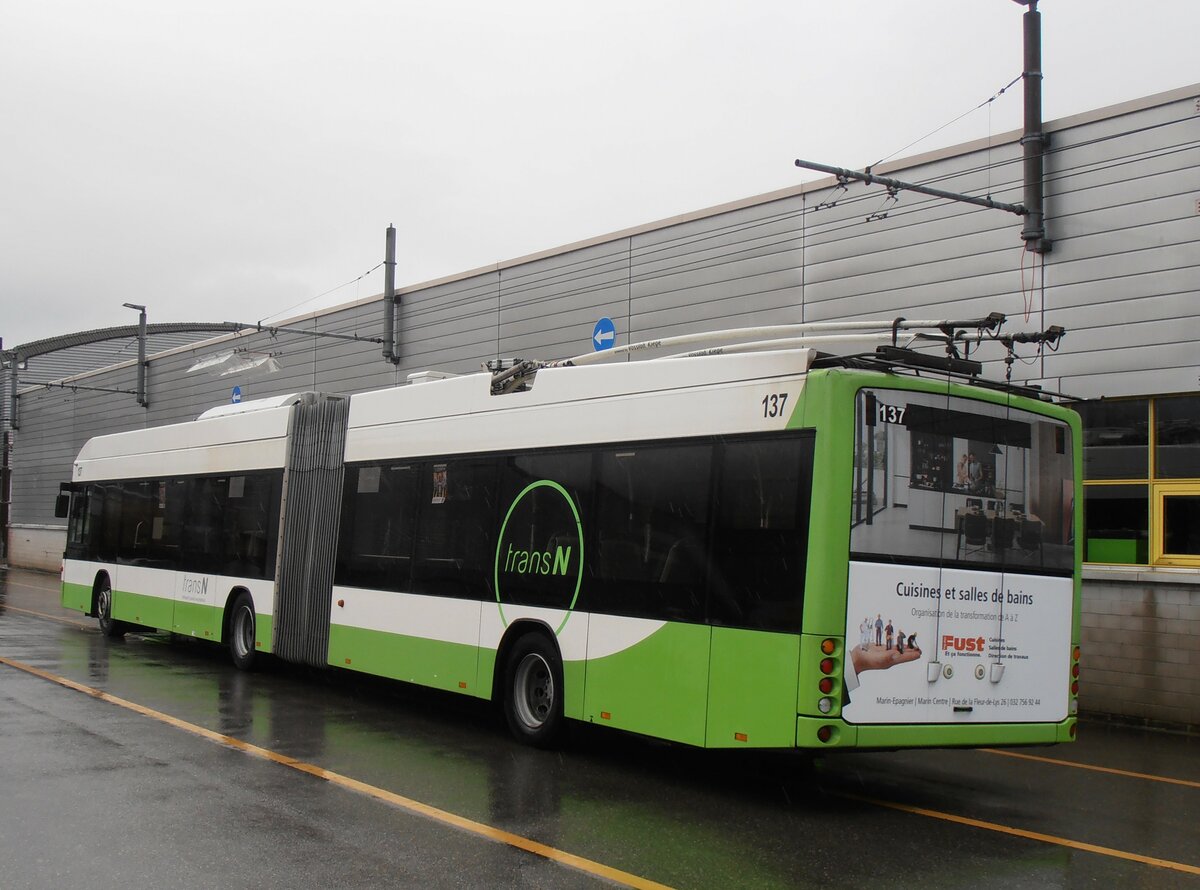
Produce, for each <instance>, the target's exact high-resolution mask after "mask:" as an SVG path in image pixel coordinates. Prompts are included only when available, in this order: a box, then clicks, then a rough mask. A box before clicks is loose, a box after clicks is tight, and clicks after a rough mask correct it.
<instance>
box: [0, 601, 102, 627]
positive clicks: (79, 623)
mask: <svg viewBox="0 0 1200 890" xmlns="http://www.w3.org/2000/svg"><path fill="white" fill-rule="evenodd" d="M0 608H2V609H3V611H5V612H19V613H20V614H22V615H32V616H33V617H34V618H45V619H46V620H47V621H58V622H60V623H62V624H69V625H71V627H83V628H90V627H91V626H92V625H91V624H89V623H87V622H84V621H76V620H74V619H71V618H63V617H62V616H61V615H47V614H46V613H45V612H35V611H33V609H22V608H21V607H20V606H8V605H6V606H3V607H0Z"/></svg>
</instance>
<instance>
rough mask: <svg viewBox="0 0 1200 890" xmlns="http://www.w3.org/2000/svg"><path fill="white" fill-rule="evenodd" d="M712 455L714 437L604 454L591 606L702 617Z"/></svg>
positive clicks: (600, 469) (622, 612) (603, 609)
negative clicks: (710, 441)
mask: <svg viewBox="0 0 1200 890" xmlns="http://www.w3.org/2000/svg"><path fill="white" fill-rule="evenodd" d="M712 453H713V446H712V445H711V444H709V443H687V444H670V445H637V446H629V447H624V446H622V447H617V448H613V449H611V450H606V451H602V452H601V453H600V460H599V465H598V475H597V480H596V491H597V505H596V525H597V532H596V542H597V546H596V550H597V553H596V561H595V563H594V564H593V569H592V575H591V578H590V583H589V585H588V593H587V603H588V605H587V608H589V609H591V610H593V611H599V612H608V613H611V614H618V615H635V616H639V617H646V618H666V619H672V620H678V621H701V620H703V617H704V588H705V581H706V575H707V572H708V565H707V559H706V556H705V553H704V541H705V540H706V533H707V525H708V505H709V489H710V476H711V466H712Z"/></svg>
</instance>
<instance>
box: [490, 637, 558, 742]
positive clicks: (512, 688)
mask: <svg viewBox="0 0 1200 890" xmlns="http://www.w3.org/2000/svg"><path fill="white" fill-rule="evenodd" d="M562 676H563V672H562V659H561V658H559V655H558V650H557V648H556V647H555V645H554V644H553V643H552V642H550V641H549V640H548V639H547V638H546V637H544V636H542V635H541V634H538V633H530V634H526V635H525V636H523V637H521V638H520V639H519V640H517V642H516V644H515V645H514V646H513V648H512V651H511V652H510V653H509V656H508V660H507V661H506V662H505V667H504V719H505V722H507V723H508V729H509V731H510V732H511V733H512V734H513V736H514V737H515V738H516V739H517V740H518V741H519V742H523V743H524V744H526V745H532V746H534V747H536V748H549V747H553V746H554V745H555V744H557V742H558V741H559V740H560V739H561V737H562V732H563V723H564V720H563V679H562Z"/></svg>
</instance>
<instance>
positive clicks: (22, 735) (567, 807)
mask: <svg viewBox="0 0 1200 890" xmlns="http://www.w3.org/2000/svg"><path fill="white" fill-rule="evenodd" d="M0 657H3V658H5V659H9V660H11V661H13V662H17V663H20V664H22V665H28V666H31V667H33V668H36V669H39V670H41V671H45V672H48V673H50V674H53V675H56V676H61V677H65V678H68V679H70V680H73V681H75V682H77V683H80V684H84V685H85V686H87V687H90V688H93V689H97V690H101V691H103V692H106V693H109V694H110V695H112V696H116V697H119V698H120V699H122V700H125V701H127V702H131V703H135V704H136V705H139V706H141V707H143V708H148V709H151V710H153V711H155V712H158V713H161V714H164V715H168V716H169V717H172V718H175V719H177V720H179V721H184V722H186V723H187V724H192V725H195V726H199V727H203V728H206V729H208V730H212V731H214V732H217V733H220V734H222V735H226V736H230V737H232V738H234V739H238V740H241V741H243V742H247V743H250V744H252V745H255V746H259V747H261V748H263V749H266V750H268V751H271V752H274V753H275V754H276V755H279V756H280V757H281V758H291V759H294V760H295V761H298V762H300V763H301V764H305V765H307V764H311V765H314V766H315V767H319V768H321V769H324V770H329V771H332V772H334V773H336V774H338V775H339V776H344V777H347V778H349V779H352V780H357V781H358V782H362V783H365V784H366V785H367V786H371V787H372V788H378V789H383V790H384V791H385V792H392V793H393V794H398V795H402V796H403V797H404V798H406V799H409V800H412V801H417V802H420V803H422V804H427V805H430V806H433V807H436V808H439V809H440V810H441V811H444V812H446V813H450V814H454V815H457V816H461V817H465V818H467V819H470V820H473V821H474V822H475V823H479V824H481V825H483V826H491V827H494V828H496V829H500V830H502V831H505V832H509V833H512V834H514V835H518V836H520V837H523V838H528V839H531V840H532V841H534V842H536V843H537V844H541V845H544V846H546V847H549V848H554V849H556V850H561V851H565V852H566V853H569V854H573V855H575V856H580V857H584V858H585V859H587V860H589V861H590V862H593V863H597V864H599V865H601V866H607V867H609V868H613V869H618V870H620V871H621V872H623V873H625V874H627V875H630V876H635V877H638V878H641V879H645V880H647V881H655V882H659V883H662V884H665V885H668V886H673V887H697V888H702V887H721V888H730V887H798V888H807V887H814V888H815V887H831V886H844V887H889V888H890V887H896V888H911V887H921V888H941V887H946V888H958V887H963V888H974V890H981V888H992V887H995V888H1007V890H1013V888H1026V887H1029V888H1034V887H1036V888H1042V887H1053V888H1074V887H1101V886H1103V887H1108V888H1114V887H1138V888H1177V887H1186V886H1197V887H1200V738H1196V737H1194V736H1191V737H1189V736H1187V735H1182V734H1171V733H1163V732H1147V731H1139V730H1134V729H1130V728H1125V727H1120V726H1115V725H1110V724H1107V723H1104V722H1100V721H1091V720H1085V721H1083V722H1082V723H1081V727H1080V740H1079V741H1078V742H1076V743H1075V744H1072V745H1064V746H1058V747H1054V748H1034V749H1014V750H1015V751H1016V753H1021V754H1027V755H1032V756H1034V757H1039V758H1049V759H1051V760H1054V761H1064V762H1063V763H1057V762H1054V763H1051V762H1045V761H1041V760H1029V759H1026V758H1016V757H1011V756H1006V755H1004V754H1000V753H993V752H987V751H970V750H935V751H908V752H892V753H871V754H846V755H840V756H836V757H826V758H818V759H816V760H815V761H808V760H806V759H805V758H803V757H801V756H799V755H797V754H795V753H793V752H784V753H766V754H755V753H746V752H704V751H695V750H691V749H687V748H681V747H678V746H673V745H667V744H662V743H658V742H653V741H647V740H644V739H639V738H635V737H630V736H624V735H621V734H619V733H616V732H613V731H611V730H604V729H599V728H591V727H579V728H578V729H577V730H576V731H574V732H573V733H572V736H571V738H570V740H569V743H568V746H567V748H566V749H565V750H562V751H553V752H545V751H537V750H533V749H529V748H524V747H521V746H520V745H518V744H516V743H515V742H513V741H511V740H510V739H509V738H508V736H507V735H506V734H505V732H504V730H503V728H502V726H501V724H500V722H499V721H498V720H497V719H496V716H495V714H494V713H493V711H492V709H491V708H490V707H489V706H487V705H486V704H484V703H480V702H476V701H472V700H465V699H462V698H459V697H455V696H450V695H446V694H441V693H433V692H429V691H425V690H421V689H415V688H412V687H407V686H404V685H402V684H394V683H387V682H382V681H377V680H372V679H369V678H362V677H359V676H358V675H354V674H350V673H348V672H343V671H336V670H329V671H317V670H309V669H297V668H294V667H290V666H286V665H281V664H278V663H275V664H268V665H267V666H266V667H265V668H264V669H263V670H261V671H257V672H254V673H250V674H245V673H241V672H238V671H236V670H235V669H234V668H233V666H232V665H231V664H230V662H229V659H228V655H227V653H226V652H225V651H224V650H222V649H221V648H219V647H217V646H215V645H211V644H206V643H200V642H192V641H179V640H172V639H171V638H170V637H169V636H167V635H130V636H129V637H127V638H126V639H125V640H123V641H112V640H107V639H105V638H104V637H103V636H101V635H100V633H99V632H98V631H97V630H96V628H95V624H94V622H93V621H91V620H89V619H85V618H83V617H82V616H79V615H77V614H76V613H71V612H67V611H65V610H63V609H61V608H60V607H59V606H58V579H57V577H55V576H53V575H45V574H40V573H34V572H25V571H20V570H15V569H14V570H2V569H0ZM1085 665H1086V653H1085ZM1083 680H1084V682H1086V671H1085V673H1084V677H1083ZM1070 764H1082V765H1088V766H1093V767H1099V768H1101V769H1100V770H1089V769H1081V768H1079V767H1078V766H1072V765H1070ZM1114 771H1116V772H1114ZM311 773H312V771H311V769H310V771H309V772H304V771H300V770H297V769H295V768H289V767H288V766H287V765H285V764H281V763H279V762H274V761H272V760H269V759H264V758H262V757H258V756H254V755H252V754H250V753H247V752H245V751H243V750H238V749H236V748H234V747H230V746H229V745H227V744H222V743H220V742H216V741H213V740H211V739H208V738H204V737H201V736H198V735H196V734H194V733H193V732H190V731H188V730H187V729H186V728H182V727H179V726H176V725H171V724H169V723H166V722H163V721H162V720H161V719H156V718H154V717H151V716H147V715H145V714H143V713H139V712H137V711H134V710H130V709H128V708H127V707H122V706H120V705H118V704H116V703H113V702H110V701H105V700H101V699H98V698H96V697H93V696H91V695H88V694H85V693H81V692H80V691H77V690H73V689H69V688H65V687H63V686H61V685H59V684H57V683H54V682H52V681H50V680H48V679H45V678H43V677H40V676H35V675H32V674H30V673H27V672H25V671H23V670H20V669H18V668H16V667H13V666H10V665H8V664H0V887H2V888H13V890H15V888H27V887H28V888H43V887H74V886H79V887H88V888H108V887H112V888H141V887H156V888H170V887H189V888H192V887H197V886H226V887H251V886H260V887H276V886H280V887H282V886H286V887H289V888H307V887H531V888H538V887H553V888H558V887H592V886H612V885H613V880H612V879H611V876H606V875H605V874H598V873H595V872H593V871H588V870H582V869H579V868H574V867H571V866H569V865H565V864H562V863H561V862H557V861H554V860H553V859H551V858H547V857H546V856H543V855H538V854H537V853H534V852H528V851H526V850H523V849H517V848H516V847H514V846H512V845H509V844H506V843H503V842H499V841H496V840H492V839H488V838H487V837H484V836H481V835H480V834H478V833H473V832H471V831H466V830H463V829H462V828H459V827H454V826H452V825H448V824H446V823H445V821H440V820H439V819H437V818H431V817H429V816H427V815H421V814H418V813H415V812H413V811H412V810H411V809H409V808H405V806H403V805H398V804H397V803H395V802H389V801H388V800H381V799H379V798H378V797H377V796H376V797H373V796H370V795H368V794H364V793H362V792H361V791H360V790H354V789H353V788H347V787H344V785H343V784H335V783H334V782H330V781H326V780H324V779H322V778H320V777H319V776H315V775H313V774H311ZM1133 774H1142V775H1133ZM1164 780H1173V781H1164ZM964 819H965V820H975V821H974V822H972V823H966V822H964V821H963V820H964ZM981 823H982V824H981ZM1031 835H1033V836H1031ZM1079 845H1083V848H1081V847H1080V846H1079ZM1147 860H1152V861H1147ZM1153 860H1157V862H1156V861H1153ZM1188 869H1191V870H1190V871H1189V870H1188Z"/></svg>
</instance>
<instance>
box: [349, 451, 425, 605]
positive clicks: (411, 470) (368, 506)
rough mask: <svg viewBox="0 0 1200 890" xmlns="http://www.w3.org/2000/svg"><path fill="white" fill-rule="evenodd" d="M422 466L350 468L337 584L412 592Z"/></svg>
mask: <svg viewBox="0 0 1200 890" xmlns="http://www.w3.org/2000/svg"><path fill="white" fill-rule="evenodd" d="M419 467H420V464H417V463H404V464H384V465H382V466H380V465H369V466H351V467H347V468H346V478H345V481H344V483H343V488H342V527H341V531H340V532H339V541H338V558H337V574H336V577H335V583H337V584H342V585H345V586H348V587H367V588H372V589H375V590H397V591H400V590H408V588H409V583H410V579H411V574H412V550H413V538H414V529H415V522H414V519H415V516H416V507H417V492H418V489H419V487H420V486H419V482H420V478H419V477H420V474H419V472H418V470H419Z"/></svg>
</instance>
